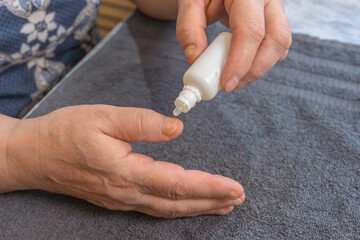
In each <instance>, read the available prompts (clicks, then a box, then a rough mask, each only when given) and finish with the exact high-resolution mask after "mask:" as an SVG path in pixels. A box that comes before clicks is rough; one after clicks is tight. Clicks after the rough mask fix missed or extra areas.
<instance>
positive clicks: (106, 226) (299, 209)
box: [0, 13, 360, 239]
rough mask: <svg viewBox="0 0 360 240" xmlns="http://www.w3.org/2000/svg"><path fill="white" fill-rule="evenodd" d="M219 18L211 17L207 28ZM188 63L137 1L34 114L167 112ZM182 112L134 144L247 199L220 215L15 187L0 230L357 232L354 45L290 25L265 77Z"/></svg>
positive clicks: (2, 233) (358, 102) (28, 233)
mask: <svg viewBox="0 0 360 240" xmlns="http://www.w3.org/2000/svg"><path fill="white" fill-rule="evenodd" d="M226 30H227V29H225V28H223V27H222V26H220V25H213V26H211V27H209V30H208V31H207V34H208V37H209V40H210V41H211V40H212V39H214V38H215V37H216V35H217V34H218V33H219V32H221V31H226ZM188 67H189V65H188V63H187V61H186V59H185V57H184V56H183V50H182V49H181V47H180V46H179V45H178V43H177V40H176V37H175V23H174V22H161V21H156V20H152V19H150V18H147V17H145V16H144V15H142V14H140V13H136V14H134V15H133V16H132V17H131V18H130V20H128V21H127V22H126V23H125V24H124V26H123V27H122V28H121V29H120V31H117V32H116V34H114V35H113V36H112V37H111V39H110V41H108V42H106V43H105V45H104V47H103V48H101V49H100V50H98V51H97V52H96V53H95V54H94V55H93V56H92V57H91V58H90V59H89V60H88V61H86V62H85V63H83V64H82V65H80V67H79V68H78V69H77V70H76V71H74V72H73V73H72V74H70V75H68V76H67V77H66V78H65V79H64V80H63V81H62V83H61V84H60V86H59V87H58V88H57V89H56V90H55V91H53V92H52V93H51V94H49V95H48V97H47V98H46V100H45V101H44V102H42V103H41V104H40V105H39V107H38V108H37V109H36V110H35V111H34V112H32V114H31V116H30V117H36V116H40V115H43V114H46V113H48V112H50V111H53V110H55V109H57V108H60V107H63V106H69V105H77V104H89V103H90V104H93V103H94V104H95V103H102V104H112V105H118V106H136V107H144V108H150V109H154V110H156V111H158V112H160V113H163V114H166V115H170V114H171V112H172V110H173V107H174V106H173V101H174V99H175V98H176V97H177V94H178V93H179V91H180V90H181V88H182V75H183V73H184V72H185V71H186V70H187V68H188ZM180 118H181V119H182V120H183V121H184V124H185V129H184V132H183V133H182V135H181V136H180V137H179V138H178V139H176V140H174V141H171V142H168V143H159V144H155V143H137V144H134V150H135V151H136V152H141V153H144V154H147V155H149V156H151V157H153V158H155V159H157V160H162V161H169V162H173V163H176V164H179V165H181V166H183V167H184V168H186V169H199V170H203V171H207V172H210V173H214V174H221V175H224V176H227V177H230V178H233V179H235V180H237V181H239V182H240V183H241V184H242V185H243V186H244V188H245V191H246V196H247V199H246V202H245V203H244V204H243V205H242V206H241V207H237V208H235V210H234V211H233V212H232V213H231V214H229V215H228V216H200V217H195V218H181V219H171V220H165V219H157V218H153V217H150V216H147V215H144V214H141V213H135V212H117V211H108V210H105V209H102V208H99V207H96V206H93V205H91V204H89V203H87V202H85V201H83V200H79V199H75V198H72V197H67V196H63V195H58V194H52V193H47V192H43V191H20V192H15V193H9V194H3V195H0V221H1V222H0V237H1V238H2V239H70V238H71V239H300V238H301V239H330V238H332V239H360V47H359V46H354V45H345V44H341V43H338V42H331V41H320V40H318V39H315V38H311V37H308V36H303V35H294V42H293V45H292V48H291V51H290V53H289V56H288V58H287V60H286V61H284V62H283V63H281V64H278V65H277V66H276V67H275V68H274V69H273V70H272V71H271V72H269V73H268V74H267V75H266V76H265V77H264V78H263V79H262V80H259V81H257V82H255V83H253V84H251V85H250V86H248V87H246V88H245V89H244V90H242V91H238V92H236V93H231V94H225V93H224V92H220V93H219V94H218V96H217V97H216V98H215V99H214V100H212V101H210V102H201V103H199V104H198V105H197V106H196V107H195V108H194V109H193V110H191V111H190V112H189V113H188V114H184V115H181V116H180Z"/></svg>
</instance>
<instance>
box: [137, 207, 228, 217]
mask: <svg viewBox="0 0 360 240" xmlns="http://www.w3.org/2000/svg"><path fill="white" fill-rule="evenodd" d="M233 209H234V207H233V206H229V207H226V208H222V209H215V210H211V211H206V212H197V213H190V214H185V215H183V216H173V217H171V216H169V215H168V214H163V213H161V212H157V211H155V210H153V209H149V208H138V209H136V211H138V212H142V213H145V214H148V215H151V216H153V217H159V218H175V217H196V216H200V215H226V214H228V213H230V212H231V211H232V210H233Z"/></svg>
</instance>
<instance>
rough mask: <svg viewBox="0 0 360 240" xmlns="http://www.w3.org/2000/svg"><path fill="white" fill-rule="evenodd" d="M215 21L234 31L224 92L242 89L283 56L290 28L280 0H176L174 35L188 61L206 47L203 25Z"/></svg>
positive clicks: (223, 83)
mask: <svg viewBox="0 0 360 240" xmlns="http://www.w3.org/2000/svg"><path fill="white" fill-rule="evenodd" d="M218 20H219V21H220V22H221V23H223V24H224V25H226V26H228V27H230V29H231V30H232V32H233V37H232V41H231V47H230V51H229V56H228V60H227V62H226V65H225V67H224V70H223V73H222V76H221V85H222V88H223V89H224V90H225V91H227V92H230V91H232V90H234V89H236V90H239V89H242V88H243V87H245V86H246V85H247V84H249V83H251V82H253V81H255V80H257V79H259V78H261V77H262V76H264V75H265V73H267V72H268V71H269V70H270V69H271V68H272V67H273V66H274V65H275V64H276V63H277V62H280V61H282V60H284V59H285V57H286V55H287V52H288V49H289V47H290V45H291V31H290V26H289V22H288V19H287V17H286V15H285V10H284V5H283V0H178V17H177V29H176V34H177V37H178V40H179V43H180V44H181V46H182V47H183V48H184V49H185V55H186V57H187V59H188V61H189V63H190V64H192V63H193V62H194V61H195V60H196V59H197V58H198V57H199V55H200V54H201V53H202V52H203V51H204V50H205V48H206V47H207V39H206V34H205V29H206V26H207V25H209V24H212V23H214V22H216V21H218Z"/></svg>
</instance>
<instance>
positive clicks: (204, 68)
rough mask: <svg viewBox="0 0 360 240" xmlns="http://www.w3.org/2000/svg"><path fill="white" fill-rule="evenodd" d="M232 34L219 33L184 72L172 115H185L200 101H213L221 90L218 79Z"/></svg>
mask: <svg viewBox="0 0 360 240" xmlns="http://www.w3.org/2000/svg"><path fill="white" fill-rule="evenodd" d="M231 36H232V34H231V33H229V32H223V33H220V34H219V35H218V36H217V37H216V38H215V40H214V41H213V42H212V43H211V44H210V45H209V46H208V47H207V48H206V49H205V51H204V52H203V53H202V54H201V55H200V56H199V57H198V59H196V61H195V62H194V63H193V64H192V65H191V66H190V68H189V69H188V70H187V71H186V72H185V74H184V77H183V82H184V88H183V90H182V91H181V92H180V94H179V96H178V97H177V98H176V100H175V102H174V104H175V110H174V112H173V114H174V115H175V116H178V115H179V114H180V113H182V112H183V113H187V112H188V111H189V110H190V109H191V108H193V107H194V106H195V105H196V103H198V102H200V101H201V100H204V101H209V100H211V99H213V98H214V97H215V96H216V94H217V93H218V92H219V91H220V89H221V84H220V77H221V73H222V70H223V68H224V65H225V63H226V60H227V57H228V53H229V48H230V44H231Z"/></svg>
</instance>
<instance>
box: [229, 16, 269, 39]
mask: <svg viewBox="0 0 360 240" xmlns="http://www.w3.org/2000/svg"><path fill="white" fill-rule="evenodd" d="M243 26H244V27H241V28H239V30H238V31H239V32H240V34H243V35H245V36H248V37H249V38H251V39H252V40H254V41H256V42H261V41H262V40H263V39H264V38H265V25H264V22H263V21H261V20H259V19H255V20H252V21H249V22H248V24H246V25H243ZM235 31H236V30H235Z"/></svg>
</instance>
